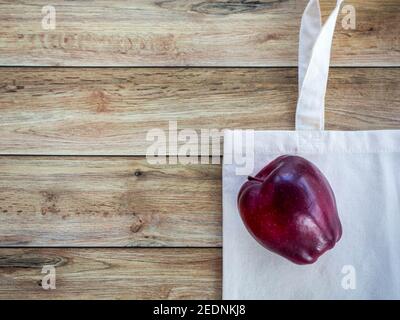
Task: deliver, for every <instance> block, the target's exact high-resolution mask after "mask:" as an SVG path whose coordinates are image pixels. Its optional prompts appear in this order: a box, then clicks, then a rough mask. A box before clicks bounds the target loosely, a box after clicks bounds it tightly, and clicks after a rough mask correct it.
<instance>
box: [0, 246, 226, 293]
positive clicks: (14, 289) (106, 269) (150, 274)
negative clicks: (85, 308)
mask: <svg viewBox="0 0 400 320" xmlns="http://www.w3.org/2000/svg"><path fill="white" fill-rule="evenodd" d="M221 261H222V258H221V249H195V248H191V249H167V248H164V249H144V248H142V249H140V248H136V249H133V248H130V249H117V248H113V249H99V248H97V249H76V248H75V249H0V299H9V298H14V299H219V298H221V264H222V262H221ZM44 265H55V267H56V289H55V290H44V289H43V288H42V286H41V282H42V278H43V277H44V276H45V274H42V273H41V271H42V267H43V266H44Z"/></svg>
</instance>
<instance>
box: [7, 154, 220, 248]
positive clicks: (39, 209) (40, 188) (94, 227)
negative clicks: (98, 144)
mask: <svg viewBox="0 0 400 320" xmlns="http://www.w3.org/2000/svg"><path fill="white" fill-rule="evenodd" d="M221 212H222V208H221V167H220V166H219V165H192V166H190V165H164V166H154V165H153V166H152V165H149V164H148V163H147V161H146V159H145V158H117V157H109V158H97V157H89V158H79V157H78V158H75V157H50V158H48V157H0V246H48V247H49V246H50V247H51V246H85V247H92V246H103V247H109V246H138V247H146V246H147V247H153V246H154V247H162V246H169V247H175V246H176V247H219V246H221V243H222V238H221V232H222V231H221V219H222V214H221Z"/></svg>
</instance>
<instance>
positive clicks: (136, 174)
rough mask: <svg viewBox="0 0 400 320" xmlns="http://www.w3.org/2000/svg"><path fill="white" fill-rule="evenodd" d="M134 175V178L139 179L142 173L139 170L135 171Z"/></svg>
mask: <svg viewBox="0 0 400 320" xmlns="http://www.w3.org/2000/svg"><path fill="white" fill-rule="evenodd" d="M134 174H135V177H140V176H141V175H143V172H142V171H141V170H140V169H137V170H136V171H135V173H134Z"/></svg>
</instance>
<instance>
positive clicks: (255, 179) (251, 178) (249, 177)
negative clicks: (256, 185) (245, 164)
mask: <svg viewBox="0 0 400 320" xmlns="http://www.w3.org/2000/svg"><path fill="white" fill-rule="evenodd" d="M247 179H249V181H258V182H264V181H263V180H261V179H260V178H257V177H252V176H248V177H247Z"/></svg>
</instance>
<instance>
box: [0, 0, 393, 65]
mask: <svg viewBox="0 0 400 320" xmlns="http://www.w3.org/2000/svg"><path fill="white" fill-rule="evenodd" d="M334 2H335V1H332V0H322V1H321V4H322V5H321V6H322V9H323V12H324V16H325V17H326V15H327V14H328V13H329V12H330V10H331V9H332V8H333V5H334ZM306 3H307V1H306V0H297V1H295V0H261V1H247V0H245V1H243V0H230V1H227V0H211V1H205V0H185V1H184V0H151V1H149V0H134V1H133V0H132V1H125V0H114V1H100V0H95V1H82V0H81V1H61V0H54V1H51V2H50V3H49V2H48V1H44V0H34V1H21V0H19V1H15V0H12V1H9V0H8V1H7V0H2V1H0V30H1V36H0V65H14V66H15V65H19V66H23V65H25V66H27V65H29V66H44V65H46V66H55V65H63V66H293V65H296V64H297V43H298V30H299V25H300V18H301V14H302V11H303V10H304V7H305V5H306ZM49 4H51V5H53V6H54V7H55V9H56V29H55V30H44V29H43V28H42V19H43V17H44V14H42V7H43V6H46V5H49ZM347 4H350V5H353V6H354V8H355V10H356V29H355V30H345V29H344V28H343V27H342V22H341V20H342V19H343V18H345V16H346V14H345V13H342V14H341V15H340V17H339V21H338V26H337V33H336V35H335V42H334V48H333V59H332V63H333V65H342V66H383V65H385V66H393V65H397V66H398V65H399V63H400V42H399V35H400V24H399V21H400V2H399V1H398V0H379V1H376V0H351V1H350V0H349V1H347Z"/></svg>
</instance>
